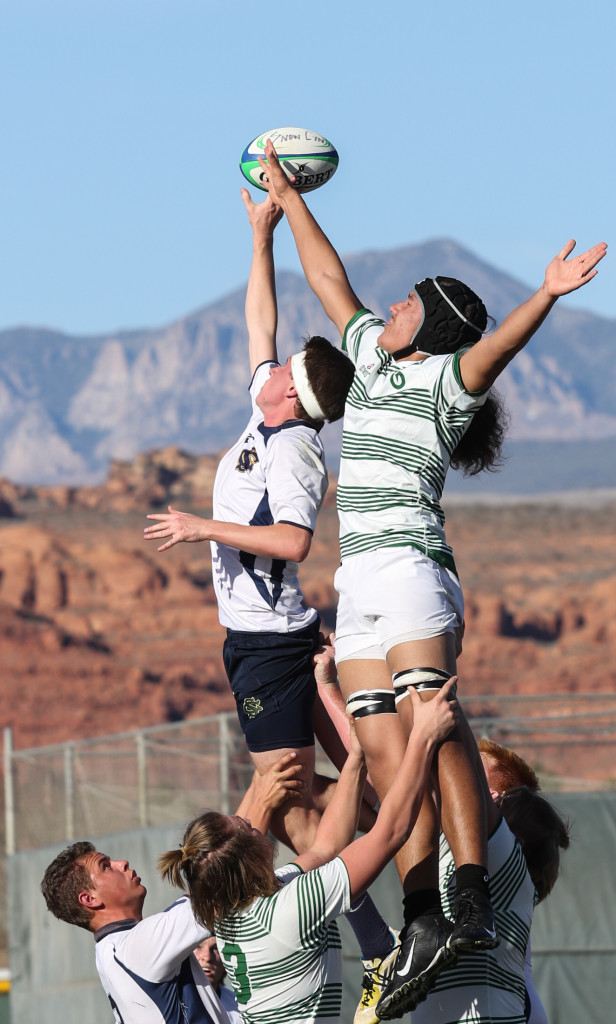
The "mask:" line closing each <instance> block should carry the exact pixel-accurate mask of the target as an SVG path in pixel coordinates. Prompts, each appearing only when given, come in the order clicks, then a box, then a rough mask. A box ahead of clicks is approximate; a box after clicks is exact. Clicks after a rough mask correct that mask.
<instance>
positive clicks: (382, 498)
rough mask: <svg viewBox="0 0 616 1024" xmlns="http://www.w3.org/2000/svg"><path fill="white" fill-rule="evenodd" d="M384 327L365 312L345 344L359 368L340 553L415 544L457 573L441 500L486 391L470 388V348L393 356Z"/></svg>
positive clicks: (342, 492) (347, 445)
mask: <svg viewBox="0 0 616 1024" xmlns="http://www.w3.org/2000/svg"><path fill="white" fill-rule="evenodd" d="M384 327H385V324H384V323H383V321H382V320H379V319H377V317H375V316H374V315H373V314H372V313H370V312H369V311H368V310H365V309H363V310H360V311H359V312H358V313H356V314H355V316H354V317H353V318H352V319H351V320H350V321H349V323H348V325H347V327H346V330H345V332H344V338H343V341H342V347H343V349H344V350H345V351H346V353H347V355H348V356H349V357H350V359H351V360H352V361H353V363H354V364H355V370H356V372H355V377H354V379H353V384H352V386H351V390H350V392H349V395H348V398H347V402H346V407H345V413H344V431H343V437H342V453H341V460H340V478H339V483H338V514H339V516H340V554H341V558H342V560H343V561H344V559H345V558H349V557H351V556H352V555H356V554H361V553H363V552H364V551H372V550H376V549H378V548H382V547H400V546H408V545H410V546H412V547H415V548H417V549H418V550H419V551H421V552H422V553H423V554H425V555H427V556H428V557H430V558H432V559H434V561H436V562H439V563H440V564H441V565H444V566H446V568H448V569H451V570H452V571H454V572H455V564H454V560H453V554H452V551H451V548H450V547H449V546H448V544H447V542H446V540H445V528H444V527H445V516H444V513H443V510H442V508H441V504H440V501H441V496H442V493H443V486H444V483H445V475H446V473H447V470H448V468H449V461H450V458H451V453H452V452H453V450H454V448H455V447H456V445H457V444H458V441H459V440H460V438H461V437H462V435H463V434H464V432H465V430H466V429H467V427H468V425H469V423H470V421H471V418H472V416H473V413H474V412H475V411H476V410H477V409H478V408H479V407H480V406H481V405H483V403H484V402H485V399H486V396H487V392H481V393H477V394H470V393H469V392H467V391H465V389H464V386H463V384H462V379H461V377H460V370H459V361H460V356H461V355H462V352H463V351H464V350H460V351H459V352H456V353H455V354H454V355H444V356H430V357H429V358H428V359H424V360H422V361H419V360H418V361H415V360H410V361H408V360H407V361H405V362H396V361H395V360H394V359H393V358H392V356H391V355H390V354H389V353H388V352H385V350H384V349H382V348H380V347H379V344H378V339H379V337H380V335H381V333H382V331H383V328H384Z"/></svg>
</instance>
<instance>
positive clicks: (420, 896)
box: [402, 889, 443, 924]
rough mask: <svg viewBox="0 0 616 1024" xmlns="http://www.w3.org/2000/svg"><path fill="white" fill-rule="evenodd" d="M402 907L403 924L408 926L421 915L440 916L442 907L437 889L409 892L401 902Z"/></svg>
mask: <svg viewBox="0 0 616 1024" xmlns="http://www.w3.org/2000/svg"><path fill="white" fill-rule="evenodd" d="M402 903H403V905H404V923H405V924H410V923H411V921H414V920H415V918H417V917H421V915H422V914H442V913H443V905H442V903H441V894H440V892H439V891H438V889H419V890H418V891H417V892H410V893H409V894H408V895H407V896H405V897H404V899H403V901H402Z"/></svg>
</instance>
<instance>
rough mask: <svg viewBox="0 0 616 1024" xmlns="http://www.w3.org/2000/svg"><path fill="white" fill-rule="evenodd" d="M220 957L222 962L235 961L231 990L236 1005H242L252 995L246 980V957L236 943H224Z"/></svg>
mask: <svg viewBox="0 0 616 1024" xmlns="http://www.w3.org/2000/svg"><path fill="white" fill-rule="evenodd" d="M222 956H223V960H235V970H234V972H233V973H234V975H235V977H234V981H235V984H234V986H233V990H234V994H235V998H236V999H237V1001H238V1003H241V1004H242V1005H244V1004H245V1003H247V1002H248V1000H249V999H250V996H251V994H252V992H251V988H250V982H249V980H248V966H247V964H246V956H245V954H244V953H242V950H241V948H240V947H239V946H238V944H237V942H225V944H224V946H223V948H222Z"/></svg>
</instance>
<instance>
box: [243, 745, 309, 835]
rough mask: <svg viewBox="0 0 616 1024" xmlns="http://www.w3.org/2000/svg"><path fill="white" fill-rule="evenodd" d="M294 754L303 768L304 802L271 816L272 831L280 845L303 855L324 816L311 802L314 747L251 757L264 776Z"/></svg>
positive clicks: (254, 752) (292, 748) (302, 800)
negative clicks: (279, 761) (275, 765)
mask: <svg viewBox="0 0 616 1024" xmlns="http://www.w3.org/2000/svg"><path fill="white" fill-rule="evenodd" d="M291 751H293V753H295V755H296V758H297V761H298V763H299V764H301V765H302V772H301V774H300V776H299V778H301V780H302V781H303V783H304V790H303V794H302V799H301V802H298V803H295V804H290V805H288V806H287V807H283V808H281V809H280V810H279V811H275V812H274V814H273V815H272V820H271V823H270V829H271V831H272V833H273V834H274V835H275V836H276V839H278V841H279V842H281V843H285V844H286V845H287V846H289V847H290V848H291V849H292V850H295V851H297V852H298V853H302V852H303V851H304V850H308V849H310V846H311V844H312V840H313V838H314V834H315V832H316V830H317V827H318V824H319V820H320V817H321V815H320V813H319V811H318V810H317V808H316V807H315V804H314V801H313V799H312V780H313V776H314V747H284V748H281V749H278V750H263V751H258V752H257V751H251V753H250V756H251V757H252V760H253V762H254V766H255V768H256V769H257V771H258V772H259V774H260V775H263V774H264V773H265V772H266V771H267V770H268V768H271V766H272V764H274V763H275V762H276V761H278V760H279V759H280V758H281V757H282V756H283V755H284V754H288V753H290V752H291Z"/></svg>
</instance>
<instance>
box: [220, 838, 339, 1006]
mask: <svg viewBox="0 0 616 1024" xmlns="http://www.w3.org/2000/svg"><path fill="white" fill-rule="evenodd" d="M293 867H294V870H292V871H289V868H288V867H287V868H286V869H285V870H284V871H277V872H276V874H277V876H278V877H279V879H280V880H281V881H282V882H283V888H282V889H280V890H279V891H278V892H277V893H275V894H274V895H273V896H264V897H258V898H257V899H255V900H253V902H252V903H251V904H250V906H249V907H247V908H246V909H245V910H243V911H241V912H240V913H239V914H234V915H233V916H231V917H228V918H226V919H225V920H224V921H223V922H222V923H221V926H220V929H219V930H218V929H217V933H216V937H217V941H218V949H219V951H220V955H221V957H222V960H223V963H224V965H225V969H226V971H227V974H228V975H229V979H230V981H231V983H232V985H233V991H234V993H235V997H236V999H237V1002H238V1005H239V1008H240V1012H241V1014H242V1020H243V1022H244V1024H300V1022H301V1024H311V1022H313V1021H314V1022H317V1024H339V1020H340V1010H341V1004H342V946H341V941H340V933H339V931H338V926H337V924H336V921H335V918H336V917H338V916H339V915H340V914H344V913H346V911H347V910H348V909H349V907H350V903H351V892H350V883H349V876H348V873H347V869H346V866H345V864H344V862H343V861H342V860H340V858H339V857H337V858H336V859H335V860H333V861H330V862H329V863H327V864H324V865H323V866H322V867H320V868H315V869H314V870H313V871H307V872H306V873H303V872H301V871H300V869H299V868H298V867H297V866H296V865H295V866H293Z"/></svg>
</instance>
